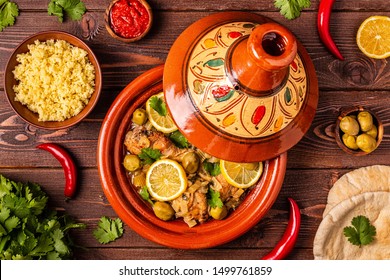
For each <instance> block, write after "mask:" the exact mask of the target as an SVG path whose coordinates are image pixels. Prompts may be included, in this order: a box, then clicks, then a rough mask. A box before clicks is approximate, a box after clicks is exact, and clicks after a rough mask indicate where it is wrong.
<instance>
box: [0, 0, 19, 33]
mask: <svg viewBox="0 0 390 280" xmlns="http://www.w3.org/2000/svg"><path fill="white" fill-rule="evenodd" d="M18 15H19V8H18V5H17V4H16V3H13V2H10V1H8V0H0V32H1V31H3V30H4V28H6V27H7V26H12V25H14V23H15V19H16V17H17V16H18Z"/></svg>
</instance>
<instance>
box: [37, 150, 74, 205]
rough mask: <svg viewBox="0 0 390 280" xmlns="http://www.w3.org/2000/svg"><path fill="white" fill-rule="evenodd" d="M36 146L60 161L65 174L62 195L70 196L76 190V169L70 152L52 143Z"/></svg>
mask: <svg viewBox="0 0 390 280" xmlns="http://www.w3.org/2000/svg"><path fill="white" fill-rule="evenodd" d="M37 148H38V149H41V150H45V151H48V152H49V153H51V154H52V155H53V156H54V157H55V158H56V159H57V160H58V161H59V162H60V163H61V166H62V168H63V170H64V174H65V188H64V195H65V196H66V197H67V198H72V197H73V196H74V194H75V192H76V184H77V169H76V165H75V163H74V161H73V159H72V157H71V156H70V154H69V153H68V152H67V151H66V150H65V149H64V148H62V147H61V146H59V145H57V144H54V143H44V144H40V145H38V146H37Z"/></svg>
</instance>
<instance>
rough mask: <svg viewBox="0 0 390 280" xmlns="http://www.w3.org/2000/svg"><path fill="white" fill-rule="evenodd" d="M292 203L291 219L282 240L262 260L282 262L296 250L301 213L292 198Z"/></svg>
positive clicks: (290, 199) (290, 200)
mask: <svg viewBox="0 0 390 280" xmlns="http://www.w3.org/2000/svg"><path fill="white" fill-rule="evenodd" d="M288 201H289V202H290V219H289V221H288V224H287V228H286V230H285V232H284V234H283V236H282V239H280V241H279V242H278V243H277V244H276V246H275V248H274V249H273V250H272V251H271V252H269V253H268V254H267V255H265V256H264V257H262V258H261V259H262V260H281V259H284V258H285V257H286V256H287V255H288V254H289V253H290V252H291V250H292V249H293V248H294V246H295V243H296V241H297V238H298V233H299V229H300V227H301V212H300V211H299V207H298V204H297V203H296V202H295V200H293V199H292V198H289V199H288Z"/></svg>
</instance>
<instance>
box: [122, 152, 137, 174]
mask: <svg viewBox="0 0 390 280" xmlns="http://www.w3.org/2000/svg"><path fill="white" fill-rule="evenodd" d="M123 166H124V167H125V168H126V170H127V171H130V172H133V171H136V170H137V169H139V168H140V167H141V160H140V159H139V157H138V156H136V155H132V154H127V155H126V156H125V158H124V159H123Z"/></svg>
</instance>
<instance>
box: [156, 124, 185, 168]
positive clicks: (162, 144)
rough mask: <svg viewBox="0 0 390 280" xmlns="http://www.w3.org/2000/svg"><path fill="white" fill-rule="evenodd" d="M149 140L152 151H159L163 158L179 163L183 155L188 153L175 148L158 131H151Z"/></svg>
mask: <svg viewBox="0 0 390 280" xmlns="http://www.w3.org/2000/svg"><path fill="white" fill-rule="evenodd" d="M149 140H150V141H151V143H152V148H153V149H156V150H159V151H160V152H161V154H162V155H163V156H164V157H167V158H170V159H173V160H176V161H179V162H181V160H182V158H183V156H184V154H185V153H186V152H188V151H189V149H181V148H179V147H177V146H175V144H174V143H173V142H172V141H171V140H170V139H169V138H168V137H166V136H165V135H164V134H163V133H161V132H158V131H152V132H151V133H150V136H149Z"/></svg>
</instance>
